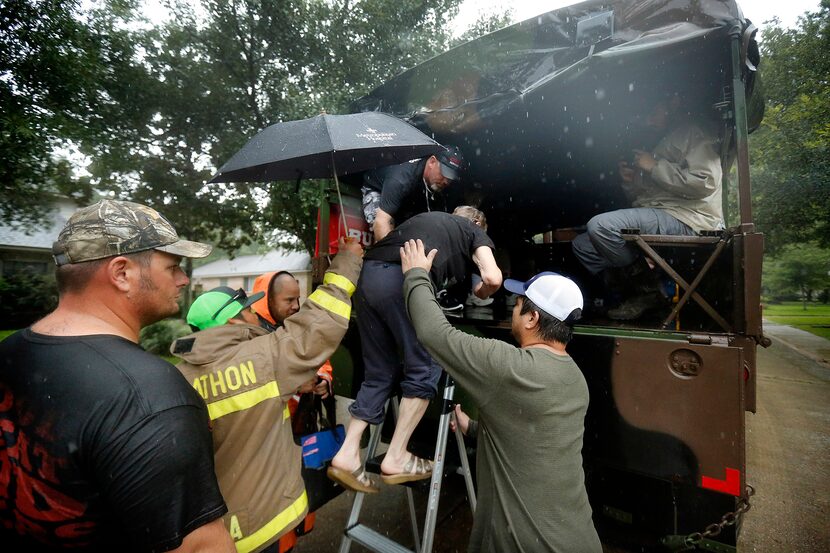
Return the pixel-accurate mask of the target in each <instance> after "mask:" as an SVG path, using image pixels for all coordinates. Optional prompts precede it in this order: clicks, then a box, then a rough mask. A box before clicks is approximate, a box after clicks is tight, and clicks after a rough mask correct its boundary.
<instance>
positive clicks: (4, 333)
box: [0, 330, 17, 342]
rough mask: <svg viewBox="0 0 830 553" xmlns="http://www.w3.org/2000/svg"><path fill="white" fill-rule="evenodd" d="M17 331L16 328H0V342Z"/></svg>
mask: <svg viewBox="0 0 830 553" xmlns="http://www.w3.org/2000/svg"><path fill="white" fill-rule="evenodd" d="M15 332H17V331H16V330H0V342H2V341H3V340H5V339H6V338H8V337H9V336H11V335H12V334H14V333H15Z"/></svg>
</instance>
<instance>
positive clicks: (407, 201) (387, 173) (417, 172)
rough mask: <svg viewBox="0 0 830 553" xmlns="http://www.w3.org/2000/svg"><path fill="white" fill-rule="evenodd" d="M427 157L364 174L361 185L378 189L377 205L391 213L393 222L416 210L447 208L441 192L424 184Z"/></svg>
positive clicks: (404, 219) (406, 217) (410, 214)
mask: <svg viewBox="0 0 830 553" xmlns="http://www.w3.org/2000/svg"><path fill="white" fill-rule="evenodd" d="M427 159H429V158H422V159H414V160H412V161H408V162H406V163H401V164H400V165H390V166H387V167H381V168H379V169H374V170H372V171H367V172H366V173H364V175H363V184H364V185H365V186H367V187H368V188H371V189H372V190H377V191H378V192H380V204H379V205H378V207H380V209H382V210H384V211H385V212H386V213H388V214H389V215H391V216H392V218H393V219H394V220H395V224H396V225H400V224H401V223H403V222H404V221H406V220H407V219H409V218H410V217H412V216H413V215H417V214H418V213H424V212H427V211H436V210H437V211H446V210H447V203H446V199H445V198H444V196H443V194H439V193H433V192H432V191H430V190H428V189H427V186H426V184H425V183H424V168H425V167H426V164H427Z"/></svg>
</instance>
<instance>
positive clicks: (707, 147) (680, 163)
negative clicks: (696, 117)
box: [623, 123, 724, 232]
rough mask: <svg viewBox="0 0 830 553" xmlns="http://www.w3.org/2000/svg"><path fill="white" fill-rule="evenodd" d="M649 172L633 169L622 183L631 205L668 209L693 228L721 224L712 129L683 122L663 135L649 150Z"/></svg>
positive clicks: (719, 180)
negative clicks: (651, 163)
mask: <svg viewBox="0 0 830 553" xmlns="http://www.w3.org/2000/svg"><path fill="white" fill-rule="evenodd" d="M652 155H653V156H654V158H655V160H656V161H657V165H656V166H655V167H654V169H652V171H651V173H650V174H648V173H644V174H640V173H635V178H634V181H633V182H631V183H624V184H623V187H624V188H625V190H626V192H627V193H628V194H629V196H630V197H631V198H632V206H633V207H653V208H657V209H663V210H665V211H667V212H669V213H670V214H671V215H672V216H674V217H675V218H676V219H678V220H679V221H681V222H683V223H686V224H687V225H689V226H690V227H691V228H692V229H693V230H694V231H695V232H700V231H701V230H717V229H722V228H723V227H724V222H723V199H722V177H723V169H722V168H721V160H720V156H719V155H718V149H717V139H716V137H715V133H714V132H711V131H706V130H704V129H703V128H701V127H700V126H698V125H696V124H693V123H687V124H685V125H681V126H679V127H677V128H676V129H675V130H673V131H672V132H670V133H669V134H668V135H666V136H665V137H664V138H663V139H662V140H661V141H660V143H659V144H657V147H656V148H655V149H654V152H652Z"/></svg>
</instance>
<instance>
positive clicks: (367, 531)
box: [340, 372, 476, 553]
mask: <svg viewBox="0 0 830 553" xmlns="http://www.w3.org/2000/svg"><path fill="white" fill-rule="evenodd" d="M454 394H455V381H453V379H452V377H450V376H449V374H447V373H446V372H445V373H444V395H443V400H442V404H441V417H440V419H439V421H438V436H437V438H436V440H435V456H434V457H433V461H434V463H433V468H432V479H431V480H430V484H429V497H428V499H427V510H426V517H425V520H424V531H423V543H422V542H421V534H420V533H419V531H418V516H417V514H416V512H415V500H414V498H413V494H412V488H411V487H410V486H406V496H407V502H408V503H409V515H410V522H411V523H412V534H413V536H414V538H415V551H414V552H413V551H412V550H411V549H407V548H406V547H404V546H402V545H401V544H399V543H397V542H396V541H393V540H391V539H389V538H387V537H386V536H384V535H382V534H380V533H379V532H377V531H375V530H373V529H372V528H369V527H368V526H366V525H365V524H361V523H360V522H358V519H359V517H360V510H361V509H362V508H363V499H364V496H365V495H366V494H364V493H361V492H355V498H354V503H353V504H352V511H351V514H350V515H349V520H348V522H347V523H346V530H345V531H344V535H343V541H341V542H340V553H348V552H349V549H350V548H351V545H352V542H356V543H359V544H360V545H362V546H363V547H365V548H367V549H369V550H370V551H374V552H376V553H431V551H432V544H433V539H434V538H435V523H436V521H437V518H438V497H439V495H440V493H441V481H442V479H443V477H444V461H445V458H444V454H445V452H446V450H447V437H448V436H449V433H450V420H451V418H452V417H454V416H455V413H454V412H453V405H454V404H453V401H452V399H453V395H454ZM390 404H391V406H392V410H393V413H394V415H395V420H396V421H397V420H398V401H397V398H391V399H389V400H388V401H387V402H386V405H387V408H388V407H389V405H390ZM382 427H383V423H381V424H378V425H375V426H373V427H372V430H371V434H370V438H369V447H368V449H367V453H366V458H367V459H371V458H373V457H374V456H375V450H376V449H377V446H378V442H380V436H381V428H382ZM455 440H456V444H457V445H458V455H459V457H460V458H461V469H460V470H461V473H462V474H463V475H464V481H465V483H466V485H467V497H468V499H469V502H470V509H471V510H472V512H473V513H474V514H475V509H476V496H475V489H474V487H473V477H472V473H471V472H470V463H469V459H467V448H466V447H465V445H464V436H463V434H462V433H461V429H460V428H459V427H458V425H457V424H456V427H455ZM381 493H382V492H381Z"/></svg>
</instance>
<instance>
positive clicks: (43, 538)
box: [0, 200, 235, 553]
mask: <svg viewBox="0 0 830 553" xmlns="http://www.w3.org/2000/svg"><path fill="white" fill-rule="evenodd" d="M210 250H211V246H209V245H207V244H201V243H198V242H189V241H187V240H181V239H179V236H178V234H176V230H175V229H174V228H173V226H172V225H171V224H170V222H169V221H167V220H166V219H165V218H164V217H163V216H162V215H161V214H159V213H158V212H157V211H155V210H153V209H151V208H149V207H146V206H143V205H140V204H136V203H131V202H121V201H115V200H102V201H100V202H98V203H96V204H94V205H92V206H90V207H87V208H84V209H81V210H79V211H77V212H76V213H75V214H73V215H72V216H71V217H70V218H69V221H67V223H66V226H65V227H64V229H63V230H62V231H61V233H60V235H59V236H58V239H57V241H56V242H55V243H54V245H53V247H52V253H53V255H54V258H55V263H56V264H57V266H58V267H57V269H56V272H55V275H56V279H57V283H58V293H59V296H60V299H59V303H58V307H57V309H55V311H53V312H52V313H50V314H49V315H47V316H46V317H44V318H43V319H41V320H40V321H38V322H36V323H35V324H34V325H32V327H31V328H27V329H24V330H21V331H19V332H17V333H16V334H14V335H13V336H10V337H9V338H7V339H6V340H5V341H3V342H2V343H0V421H2V422H3V425H4V431H5V432H6V435H7V436H13V439H8V438H7V439H6V440H3V441H0V459H8V462H10V463H11V465H12V466H15V467H16V469H15V470H14V471H12V473H10V476H9V478H10V481H9V482H6V485H5V486H0V543H3V544H4V546H6V545H9V550H10V551H34V550H38V551H39V550H41V549H43V548H44V547H52V548H55V549H60V548H74V549H75V550H76V551H85V552H86V551H124V550H131V551H132V550H136V551H169V550H175V551H181V552H185V551H196V550H199V551H211V552H222V553H232V552H234V551H235V548H234V545H233V542H232V540H231V538H230V536H229V534H228V532H227V530H225V528H224V526H223V524H222V518H221V517H222V515H223V514H224V513H225V512H226V511H227V507H226V505H225V502H224V500H223V499H222V496H221V493H220V491H219V487H218V484H217V482H216V476H215V474H214V466H213V446H212V442H211V436H210V431H209V419H208V415H207V409H206V407H205V404H204V401H202V399H201V398H200V397H199V395H198V394H197V393H196V392H195V390H194V389H193V388H192V387H191V386H190V385H189V384H188V383H187V382H186V381H185V380H184V379H183V378H182V376H181V374H180V373H179V372H178V371H177V370H176V368H175V367H173V366H172V365H170V364H169V363H168V362H166V361H164V360H162V359H160V358H158V357H156V356H154V355H150V354H149V353H147V352H145V351H144V350H143V349H142V348H141V347H140V346H139V345H138V338H139V331H140V330H141V328H142V327H144V326H146V325H149V324H152V323H154V322H156V321H159V320H161V319H163V318H165V317H168V316H171V315H175V314H177V313H178V311H179V306H178V299H179V295H180V292H181V289H182V288H183V287H184V286H186V285H187V283H188V278H187V276H186V275H185V274H184V272H183V271H182V269H181V267H180V266H179V263H180V262H181V259H182V257H204V256H206V255H208V254H209V253H210ZM21 444H26V446H25V448H24V446H22V445H21ZM24 449H25V451H24ZM32 452H34V453H32ZM33 455H36V456H37V458H38V459H39V461H38V463H32V462H29V459H30V458H33V457H32V456H33ZM31 489H36V490H37V492H38V493H37V494H32V493H30V492H27V490H31ZM35 498H37V499H35ZM50 550H51V549H50Z"/></svg>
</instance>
